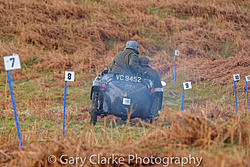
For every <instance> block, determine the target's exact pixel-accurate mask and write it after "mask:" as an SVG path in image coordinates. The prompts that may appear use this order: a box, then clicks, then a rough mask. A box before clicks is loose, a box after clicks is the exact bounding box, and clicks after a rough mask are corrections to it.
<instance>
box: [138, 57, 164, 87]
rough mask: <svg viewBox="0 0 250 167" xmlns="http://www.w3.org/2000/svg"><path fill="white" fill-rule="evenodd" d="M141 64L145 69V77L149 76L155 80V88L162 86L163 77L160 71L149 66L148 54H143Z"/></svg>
mask: <svg viewBox="0 0 250 167" xmlns="http://www.w3.org/2000/svg"><path fill="white" fill-rule="evenodd" d="M139 59H140V65H141V66H142V68H143V71H144V77H146V78H149V79H151V80H152V81H153V86H154V88H162V84H161V78H160V75H159V74H158V72H157V71H156V70H154V69H152V68H151V67H150V66H149V58H148V57H146V56H141V57H140V58H139Z"/></svg>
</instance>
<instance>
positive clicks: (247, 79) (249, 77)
mask: <svg viewBox="0 0 250 167" xmlns="http://www.w3.org/2000/svg"><path fill="white" fill-rule="evenodd" d="M249 81H250V75H248V76H246V92H247V107H248V110H249V109H250V107H249V99H248V85H247V82H249Z"/></svg>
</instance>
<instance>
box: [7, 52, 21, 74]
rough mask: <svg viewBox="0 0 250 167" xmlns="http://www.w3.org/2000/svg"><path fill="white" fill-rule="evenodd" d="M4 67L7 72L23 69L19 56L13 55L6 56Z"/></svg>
mask: <svg viewBox="0 0 250 167" xmlns="http://www.w3.org/2000/svg"><path fill="white" fill-rule="evenodd" d="M3 59H4V67H5V70H6V71H10V70H18V69H21V63H20V59H19V55H18V54H13V55H11V56H5V57H4V58H3Z"/></svg>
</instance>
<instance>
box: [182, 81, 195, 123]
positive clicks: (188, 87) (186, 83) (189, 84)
mask: <svg viewBox="0 0 250 167" xmlns="http://www.w3.org/2000/svg"><path fill="white" fill-rule="evenodd" d="M187 89H192V84H191V82H184V83H183V86H182V101H181V120H180V121H181V122H182V119H183V109H184V97H185V90H187Z"/></svg>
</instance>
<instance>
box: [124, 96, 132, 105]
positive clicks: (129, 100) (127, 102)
mask: <svg viewBox="0 0 250 167" xmlns="http://www.w3.org/2000/svg"><path fill="white" fill-rule="evenodd" d="M130 103H131V99H129V98H123V100H122V104H124V105H130Z"/></svg>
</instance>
